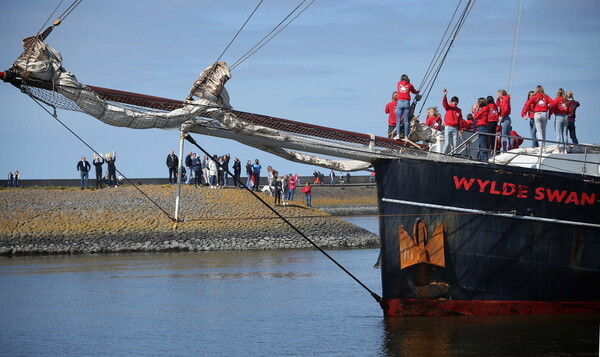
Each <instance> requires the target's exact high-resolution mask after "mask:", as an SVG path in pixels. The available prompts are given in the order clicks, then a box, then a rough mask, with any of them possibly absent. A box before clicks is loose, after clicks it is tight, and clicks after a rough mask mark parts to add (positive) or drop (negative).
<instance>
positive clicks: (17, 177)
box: [15, 170, 21, 187]
mask: <svg viewBox="0 0 600 357" xmlns="http://www.w3.org/2000/svg"><path fill="white" fill-rule="evenodd" d="M20 180H21V174H20V173H19V170H17V171H15V187H21V182H20Z"/></svg>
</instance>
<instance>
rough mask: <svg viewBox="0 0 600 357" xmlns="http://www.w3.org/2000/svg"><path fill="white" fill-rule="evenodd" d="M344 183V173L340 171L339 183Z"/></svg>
mask: <svg viewBox="0 0 600 357" xmlns="http://www.w3.org/2000/svg"><path fill="white" fill-rule="evenodd" d="M343 183H344V173H343V172H341V171H340V185H341V184H343Z"/></svg>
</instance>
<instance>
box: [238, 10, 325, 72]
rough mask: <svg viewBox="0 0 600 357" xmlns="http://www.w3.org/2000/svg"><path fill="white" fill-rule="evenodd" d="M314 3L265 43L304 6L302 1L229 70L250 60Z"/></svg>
mask: <svg viewBox="0 0 600 357" xmlns="http://www.w3.org/2000/svg"><path fill="white" fill-rule="evenodd" d="M315 1H316V0H312V1H311V2H310V3H309V4H308V5H306V7H304V9H302V11H300V12H299V13H298V14H297V15H296V16H294V18H292V19H291V20H290V21H289V22H288V23H287V24H285V26H283V27H282V28H281V29H280V30H279V31H277V32H276V33H275V34H274V35H273V36H271V37H270V38H269V39H268V40H266V41H265V39H266V38H267V37H269V36H270V35H271V34H272V33H273V32H274V31H275V30H277V28H279V27H280V26H281V25H282V24H283V23H284V22H285V21H286V20H287V19H288V18H289V17H290V16H292V15H293V14H294V12H296V11H297V10H298V9H299V8H300V6H302V4H304V3H305V2H306V0H302V2H301V3H300V4H298V6H296V8H295V9H294V10H292V11H291V12H290V13H289V14H288V15H287V16H286V17H285V18H284V19H283V20H281V22H280V23H279V24H277V26H275V27H274V28H273V29H272V30H271V31H270V32H269V33H268V34H266V35H265V36H264V37H263V38H262V39H261V40H260V41H258V42H257V43H256V44H255V45H254V46H252V48H250V49H249V50H248V51H247V52H246V53H244V54H243V55H242V57H240V58H239V59H238V60H237V61H235V62H234V63H233V64H232V65H231V67H230V69H231V70H233V69H234V68H235V67H237V66H239V65H240V64H242V63H243V62H244V61H246V60H247V59H248V58H250V56H252V55H254V54H255V53H256V52H257V51H258V50H260V49H261V48H262V47H263V46H264V45H266V44H267V43H268V42H269V41H271V40H272V39H273V38H275V36H277V35H278V34H279V33H280V32H281V31H283V30H284V29H285V28H286V27H288V25H290V24H291V23H292V22H293V21H294V20H296V18H298V16H300V15H302V13H303V12H304V11H306V10H307V9H308V8H309V7H310V6H311V5H312V4H313V3H314V2H315ZM263 41H264V43H263ZM261 43H262V44H261Z"/></svg>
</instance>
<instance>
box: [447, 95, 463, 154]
mask: <svg viewBox="0 0 600 357" xmlns="http://www.w3.org/2000/svg"><path fill="white" fill-rule="evenodd" d="M443 93H444V97H443V98H442V105H443V106H444V109H445V110H446V114H445V115H444V148H443V149H442V153H443V154H447V153H448V148H451V149H452V151H454V149H456V144H457V141H458V132H459V130H460V129H461V128H460V123H461V122H462V110H460V108H459V107H457V105H458V97H452V99H450V103H448V99H447V98H446V95H447V94H448V91H447V90H446V89H444V92H443ZM450 140H452V144H451V143H450Z"/></svg>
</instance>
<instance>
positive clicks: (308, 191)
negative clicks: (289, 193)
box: [302, 182, 312, 207]
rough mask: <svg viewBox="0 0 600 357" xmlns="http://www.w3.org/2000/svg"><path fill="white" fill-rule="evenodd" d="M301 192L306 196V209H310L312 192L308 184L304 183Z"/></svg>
mask: <svg viewBox="0 0 600 357" xmlns="http://www.w3.org/2000/svg"><path fill="white" fill-rule="evenodd" d="M302 192H304V194H305V195H306V207H312V197H311V196H312V190H311V189H310V183H308V182H307V183H306V185H304V187H303V188H302Z"/></svg>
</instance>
